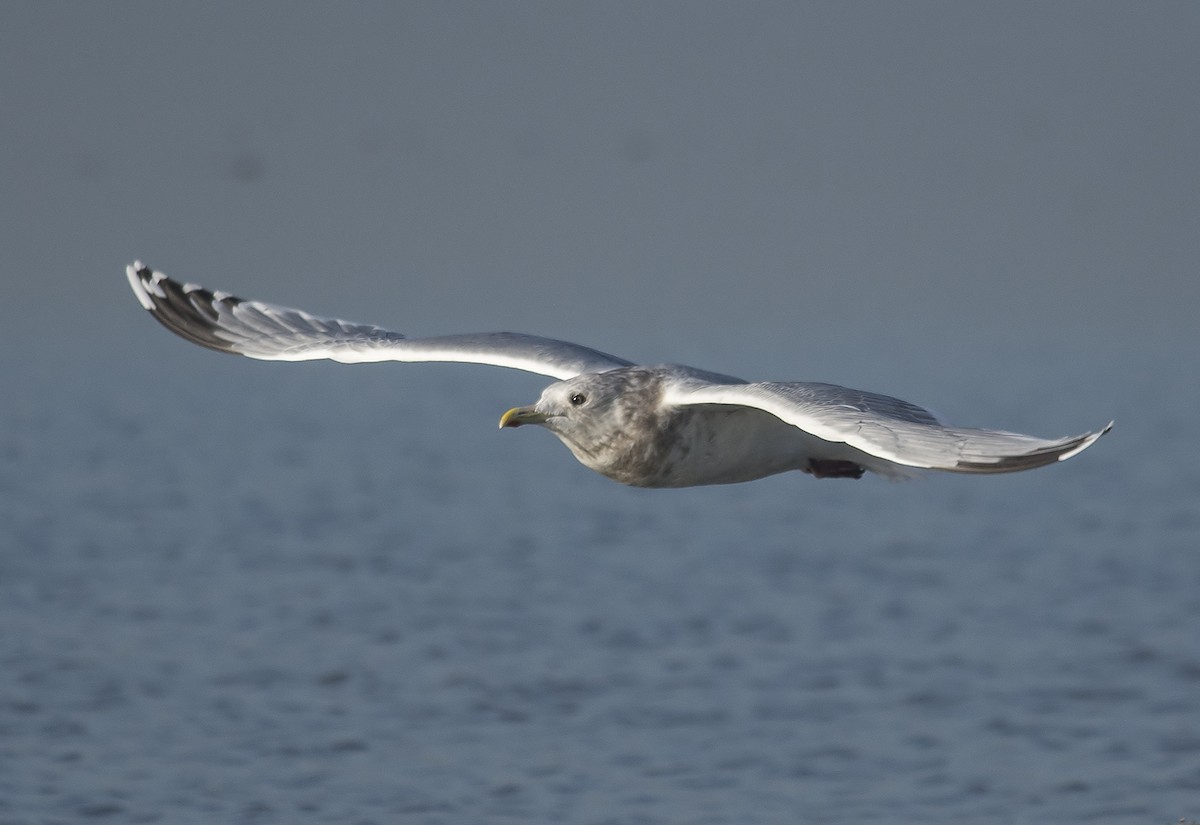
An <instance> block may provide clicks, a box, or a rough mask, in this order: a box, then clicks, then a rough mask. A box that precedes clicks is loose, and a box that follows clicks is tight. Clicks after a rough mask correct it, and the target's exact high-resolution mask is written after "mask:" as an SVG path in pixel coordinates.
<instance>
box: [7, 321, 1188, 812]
mask: <svg viewBox="0 0 1200 825" xmlns="http://www.w3.org/2000/svg"><path fill="white" fill-rule="evenodd" d="M148 323H149V322H148V321H147V324H148ZM146 332H147V333H150V334H153V335H155V336H159V335H165V333H162V332H161V331H160V330H158V329H157V328H150V327H147V328H146ZM159 343H162V344H164V351H163V353H162V354H161V355H162V358H163V359H164V360H165V359H166V358H167V357H168V356H169V355H171V354H178V355H179V356H180V358H181V361H182V363H184V364H186V365H188V367H189V369H191V370H192V371H193V374H192V375H187V374H185V373H184V372H183V371H181V370H172V369H164V370H155V371H153V372H140V371H139V370H138V369H137V368H135V367H122V368H117V369H115V370H113V371H111V372H110V373H108V375H107V376H106V378H105V380H103V381H98V380H88V379H87V378H86V377H83V376H75V377H74V380H71V381H66V382H64V381H62V378H63V376H62V375H61V374H59V375H57V376H49V375H45V374H42V375H37V376H35V375H32V374H29V373H24V374H18V375H15V376H14V380H15V381H16V384H17V386H20V388H21V390H22V393H21V394H20V396H19V397H21V398H24V399H28V400H26V401H24V402H23V403H16V404H10V405H8V406H7V407H6V408H5V410H4V413H3V419H4V420H3V430H2V432H3V434H4V435H3V441H2V442H0V443H2V444H3V454H4V462H3V472H2V475H0V489H3V499H2V501H3V504H2V505H0V506H2V508H3V512H2V519H3V523H4V524H5V525H6V527H5V532H6V533H7V535H8V536H9V541H8V543H7V547H6V549H5V551H4V553H3V555H2V556H0V623H2V626H3V627H4V628H5V632H4V634H3V637H2V640H0V666H2V668H3V673H4V678H3V680H0V730H2V731H3V737H2V739H0V743H2V745H0V800H2V802H0V821H3V822H5V823H13V825H17V823H34V822H76V821H90V820H93V819H95V820H107V821H120V822H156V821H163V822H173V823H174V822H217V821H220V822H226V821H228V822H281V823H296V822H397V821H404V822H422V823H426V822H427V823H457V822H473V821H503V820H509V819H510V820H518V821H538V822H596V823H600V822H614V823H617V822H621V823H625V822H649V823H658V822H663V823H683V822H689V823H690V822H735V821H736V822H754V823H757V822H762V823H777V822H785V821H821V822H850V821H863V820H870V819H878V820H884V819H886V820H890V821H911V822H959V821H964V820H969V821H973V822H1004V823H1017V822H1046V821H1056V822H1074V821H1078V822H1160V823H1165V822H1168V821H1172V820H1174V819H1177V818H1178V817H1180V816H1187V815H1194V813H1195V811H1196V807H1195V806H1196V804H1197V802H1196V800H1197V798H1198V797H1197V793H1196V792H1197V788H1200V735H1198V734H1197V728H1196V719H1197V718H1198V717H1197V714H1198V713H1200V644H1198V643H1197V641H1196V640H1197V639H1198V638H1200V596H1198V595H1197V591H1196V587H1195V584H1196V582H1197V580H1198V574H1200V556H1198V554H1197V553H1196V538H1197V535H1198V534H1200V524H1198V523H1197V516H1196V509H1195V506H1194V502H1195V497H1196V493H1197V490H1198V485H1197V477H1196V475H1195V470H1194V469H1193V468H1190V467H1188V466H1186V465H1181V464H1179V463H1175V464H1174V465H1171V464H1169V463H1163V462H1164V461H1165V459H1166V458H1168V456H1167V451H1166V450H1165V449H1163V448H1159V449H1158V450H1157V452H1156V453H1155V454H1152V455H1140V454H1139V452H1138V450H1139V448H1140V446H1142V445H1139V444H1138V440H1139V438H1142V437H1146V436H1149V435H1151V433H1150V432H1149V431H1151V430H1156V429H1157V430H1159V431H1160V432H1161V431H1166V432H1170V431H1171V423H1170V421H1169V419H1170V417H1171V414H1170V413H1169V412H1158V413H1156V415H1158V416H1159V418H1158V419H1157V420H1156V419H1151V420H1148V421H1145V422H1138V421H1137V420H1136V419H1135V420H1133V421H1131V422H1130V424H1129V425H1127V426H1126V427H1124V428H1122V427H1121V426H1120V424H1121V422H1120V421H1119V422H1118V429H1116V430H1115V431H1114V433H1113V435H1112V436H1110V437H1109V438H1107V439H1105V440H1103V441H1102V442H1100V443H1099V444H1098V445H1097V446H1096V447H1095V448H1094V449H1093V450H1092V451H1090V452H1089V453H1087V454H1084V455H1082V456H1080V457H1079V458H1078V459H1076V460H1074V461H1072V462H1069V463H1067V464H1064V465H1062V466H1060V467H1055V468H1051V469H1049V470H1044V471H1041V472H1038V473H1030V474H1027V475H1022V476H1013V477H1010V478H996V479H978V478H965V477H949V478H936V479H929V480H927V481H922V482H916V483H909V484H892V483H887V482H883V481H879V480H867V481H863V482H836V481H827V482H817V481H815V480H812V479H809V478H806V477H803V476H799V475H793V476H789V477H781V478H776V479H771V480H767V481H763V482H757V483H754V484H750V485H741V486H736V487H726V488H711V489H703V490H691V491H638V490H631V489H626V488H622V487H619V486H617V485H614V484H612V483H610V482H607V481H605V480H604V479H601V478H599V477H598V476H592V475H591V474H589V473H588V472H587V471H585V470H584V469H583V468H581V467H579V466H578V465H576V464H575V463H574V461H573V460H572V459H571V458H570V456H569V454H568V453H567V452H566V451H565V449H562V448H561V447H560V446H558V445H557V443H555V442H553V440H552V439H551V438H549V437H548V436H547V434H545V433H542V432H540V431H524V430H523V431H520V432H519V433H511V432H504V433H497V432H494V431H493V429H494V422H493V421H492V419H493V418H495V414H496V413H497V412H498V411H501V410H503V409H504V408H505V407H506V406H507V405H508V404H510V403H516V402H517V401H520V400H523V399H524V396H522V395H515V394H514V391H513V380H512V378H511V377H510V376H509V375H507V374H504V373H502V372H499V371H488V370H486V369H478V368H471V367H467V368H458V369H455V368H453V367H451V368H445V367H439V368H415V369H413V368H408V370H409V371H408V372H405V373H404V374H403V375H402V376H401V375H400V374H398V373H397V372H396V371H395V370H396V369H397V368H387V367H384V368H375V369H363V368H355V369H346V368H341V369H339V368H337V367H324V366H311V367H310V366H302V367H292V366H283V365H260V364H253V363H250V362H246V361H236V360H235V359H232V358H225V357H220V356H216V355H212V356H211V359H212V361H211V362H210V361H207V360H205V359H207V358H209V355H208V354H205V353H201V354H200V357H199V360H197V359H193V358H191V357H190V356H189V357H185V356H184V352H185V350H184V349H183V347H182V346H178V347H176V346H175V345H174V342H172V341H165V340H160V341H159ZM166 344H170V345H171V346H170V347H167V346H165V345H166ZM996 368H997V369H999V368H1000V367H999V366H998V365H997V367H996ZM139 373H140V378H139ZM460 379H465V385H464V383H463V381H460ZM523 380H525V379H519V380H518V383H519V382H520V381H523ZM464 386H465V389H464ZM518 392H520V390H518ZM464 395H465V401H464V400H463V396H464ZM351 399H353V402H354V403H350V401H351ZM1160 400H1161V399H1160ZM1164 418H1165V419H1168V420H1164ZM1176 426H1177V424H1176ZM514 436H515V437H514ZM1164 468H1165V469H1164ZM1130 481H1136V482H1137V484H1130V483H1129V482H1130Z"/></svg>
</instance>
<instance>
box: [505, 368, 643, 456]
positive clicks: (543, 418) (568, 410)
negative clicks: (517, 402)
mask: <svg viewBox="0 0 1200 825" xmlns="http://www.w3.org/2000/svg"><path fill="white" fill-rule="evenodd" d="M660 396H661V378H660V376H659V375H658V373H657V372H656V371H655V370H653V369H648V368H645V367H621V368H618V369H615V370H608V371H606V372H594V373H584V374H583V375H577V376H575V377H574V378H568V379H566V380H565V381H558V382H555V383H553V384H551V385H550V386H548V387H546V389H545V390H543V391H542V396H541V398H539V399H538V400H537V403H535V404H531V405H529V406H527V407H514V408H513V409H511V410H509V411H508V412H506V413H504V415H502V416H501V417H500V427H501V428H502V429H503V428H505V427H520V426H521V425H522V424H540V425H541V426H543V427H545V428H546V429H548V430H550V431H551V432H553V433H554V434H555V435H557V436H558V437H559V438H560V439H561V440H562V442H563V443H564V444H566V445H567V446H568V447H569V448H570V449H571V452H573V453H574V454H575V457H576V458H578V459H579V460H580V461H581V462H582V463H583V464H585V465H586V466H588V467H590V468H592V469H593V470H596V471H597V472H600V473H604V474H605V475H609V474H610V473H609V472H608V471H607V468H608V467H609V465H611V464H612V462H613V461H614V459H615V458H617V457H619V456H621V455H626V454H628V453H629V452H630V451H631V450H632V449H634V448H635V447H636V445H637V444H638V443H639V442H641V441H645V440H646V439H648V438H652V436H653V433H654V432H655V430H656V426H655V423H656V421H657V419H658V415H659V398H660Z"/></svg>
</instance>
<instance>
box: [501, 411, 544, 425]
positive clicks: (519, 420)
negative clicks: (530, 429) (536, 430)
mask: <svg viewBox="0 0 1200 825" xmlns="http://www.w3.org/2000/svg"><path fill="white" fill-rule="evenodd" d="M545 420H546V416H545V415H544V414H542V413H540V412H538V411H537V410H535V409H534V408H533V407H513V408H512V409H511V410H509V411H508V412H506V413H505V414H504V415H502V416H500V429H502V430H503V429H504V428H505V427H520V426H521V425H522V424H541V423H542V422H543V421H545Z"/></svg>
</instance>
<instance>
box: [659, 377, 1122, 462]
mask: <svg viewBox="0 0 1200 825" xmlns="http://www.w3.org/2000/svg"><path fill="white" fill-rule="evenodd" d="M663 403H665V404H670V405H691V404H719V405H733V406H742V407H752V408H756V409H760V410H763V411H765V412H768V413H770V414H771V415H774V416H775V417H777V418H779V419H781V420H782V421H784V422H786V423H788V424H791V425H792V426H794V427H798V428H800V429H802V430H804V431H806V432H808V433H811V434H812V435H815V436H817V437H818V438H821V439H824V440H825V441H830V442H834V443H839V444H847V445H849V446H850V447H853V448H855V449H857V450H860V451H861V452H864V453H866V454H867V455H870V456H875V457H876V458H881V459H884V460H885V461H890V462H893V463H895V464H900V465H903V466H905V467H918V468H922V469H929V470H950V471H953V472H959V473H1011V472H1016V471H1017V470H1029V469H1033V468H1034V467H1041V466H1043V465H1045V464H1053V463H1054V462H1056V461H1063V460H1064V459H1068V458H1070V457H1071V456H1073V455H1075V454H1076V453H1078V452H1080V451H1082V450H1084V449H1086V448H1087V447H1089V446H1090V445H1091V444H1092V443H1093V442H1094V441H1095V440H1096V439H1097V438H1099V437H1100V436H1102V435H1104V434H1105V433H1106V432H1108V431H1109V429H1110V428H1111V427H1112V422H1111V421H1110V422H1109V423H1108V425H1107V426H1105V427H1104V428H1103V429H1101V430H1098V431H1096V432H1092V433H1084V434H1083V435H1077V436H1071V437H1068V438H1060V439H1044V438H1035V437H1033V436H1029V435H1020V434H1019V433H1009V432H1003V431H1000V430H976V429H965V428H956V427H947V426H944V425H943V424H942V423H941V422H939V421H938V420H937V418H936V417H935V416H934V415H933V414H932V413H930V412H929V411H928V410H925V409H923V408H921V407H918V406H916V405H915V404H910V403H908V402H907V401H901V400H900V399H899V398H892V397H890V396H886V395H877V394H875V393H869V392H861V391H859V390H851V389H847V388H846V387H839V386H836V385H833V384H812V383H759V384H733V385H725V384H704V383H702V382H686V383H683V384H681V385H678V386H676V387H674V388H672V389H669V390H668V391H667V392H666V394H665V396H664V398H663Z"/></svg>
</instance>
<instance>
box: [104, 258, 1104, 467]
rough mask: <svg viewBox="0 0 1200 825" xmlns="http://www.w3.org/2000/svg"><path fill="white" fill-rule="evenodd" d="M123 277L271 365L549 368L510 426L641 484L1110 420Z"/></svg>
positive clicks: (1025, 449) (1037, 442)
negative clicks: (1023, 412)
mask: <svg viewBox="0 0 1200 825" xmlns="http://www.w3.org/2000/svg"><path fill="white" fill-rule="evenodd" d="M126 274H127V275H128V276H129V285H130V286H131V287H132V288H133V292H134V294H135V295H136V296H137V299H138V301H140V302H141V304H142V306H143V307H145V308H146V309H147V310H149V312H150V314H151V315H153V316H154V317H155V318H156V319H157V320H158V321H159V322H161V323H162V324H163V325H164V326H165V327H166V328H167V329H169V330H171V331H172V332H174V333H176V334H177V335H179V336H181V337H183V338H186V339H187V340H189V341H191V342H192V343H195V344H199V345H200V346H202V347H208V348H209V349H214V350H218V351H220V352H229V353H234V354H237V355H244V356H246V357H248V358H257V359H261V360H264V361H310V360H317V359H329V360H332V361H337V362H340V363H343V364H363V363H373V362H379V361H457V362H462V363H472V364H494V365H496V366H500V367H511V368H513V369H518V370H525V371H527V372H533V373H538V374H540V375H548V376H550V377H551V378H554V379H556V380H555V382H554V383H553V384H551V385H550V386H548V387H546V389H545V390H544V391H543V392H542V395H541V398H539V399H538V401H537V403H535V404H531V405H529V406H527V407H514V408H513V409H510V410H509V411H508V412H506V413H504V415H503V416H501V417H500V427H501V428H505V427H519V426H521V425H523V424H539V425H541V426H543V427H545V428H546V429H548V430H550V431H551V432H552V433H554V434H555V435H556V436H558V438H559V439H560V440H561V441H562V442H563V443H564V444H566V445H567V447H568V448H569V449H570V450H571V452H572V453H574V454H575V457H576V458H577V459H579V461H580V462H581V463H582V464H583V465H584V466H586V467H588V468H590V469H592V470H595V471H596V472H598V473H600V474H602V475H604V476H607V477H608V478H611V479H613V480H614V481H619V482H622V483H624V484H630V485H633V486H637V487H693V486H697V485H702V484H732V483H735V482H741V481H751V480H753V479H756V478H762V477H764V476H769V475H774V474H775V473H783V472H787V471H789V470H799V471H801V472H804V473H808V474H810V475H813V476H815V477H817V478H860V477H861V476H862V475H863V473H864V472H866V471H870V472H873V473H877V474H879V475H883V476H888V477H893V478H896V477H905V476H910V475H913V474H915V473H917V472H919V471H921V470H946V471H950V472H958V473H1011V472H1016V471H1018V470H1030V469H1033V468H1034V467H1041V466H1044V465H1046V464H1053V463H1055V462H1056V461H1063V460H1064V459H1068V458H1070V457H1071V456H1073V455H1075V454H1077V453H1079V452H1081V451H1082V450H1085V449H1086V448H1088V447H1089V446H1091V444H1092V443H1093V442H1094V441H1095V440H1096V439H1098V438H1099V437H1100V436H1102V435H1104V433H1106V432H1108V431H1109V429H1110V428H1111V427H1112V422H1109V423H1108V425H1106V426H1105V427H1103V428H1102V429H1100V430H1097V431H1095V432H1089V433H1084V434H1082V435H1076V436H1071V437H1068V438H1059V439H1043V438H1035V437H1033V436H1029V435H1020V434H1018V433H1010V432H1003V431H1000V430H981V429H968V428H960V427H949V426H946V425H945V424H943V423H942V422H941V421H940V420H938V418H937V417H936V416H934V415H933V414H932V413H930V412H929V411H928V410H925V409H923V408H921V407H918V406H916V405H915V404H910V403H908V402H907V401H901V400H900V399H898V398H891V397H889V396H886V395H878V394H876V393H870V392H863V391H861V390H852V389H848V388H846V387H839V386H837V385H834V384H818V383H803V382H775V381H764V382H753V383H752V382H748V381H743V380H742V379H740V378H733V377H731V376H727V375H718V374H716V373H711V372H706V371H704V370H698V369H694V368H692V367H685V366H678V365H674V364H668V365H660V366H642V365H638V364H634V363H632V362H630V361H626V360H625V359H623V358H617V357H616V356H613V355H607V354H605V353H603V352H599V351H597V350H594V349H590V348H588V347H584V346H580V345H579V344H572V343H568V342H566V341H556V340H554V339H551V338H539V337H537V336H533V335H522V334H519V333H512V332H490V333H473V334H466V335H443V336H437V337H432V338H406V337H405V336H403V335H400V334H399V333H396V332H391V331H389V330H386V329H382V328H380V327H376V326H371V325H369V324H356V323H350V322H347V321H341V320H337V319H333V318H322V317H318V316H316V315H311V314H309V313H307V312H304V311H303V310H299V309H289V308H287V307H282V306H277V305H275V304H268V303H262V302H260V301H246V300H243V299H241V298H237V297H234V296H233V295H230V294H228V293H226V292H220V291H217V290H210V289H205V288H204V287H201V286H197V285H195V284H190V283H183V284H181V283H179V282H178V281H174V280H172V279H171V278H168V277H167V276H166V275H164V274H163V273H161V272H156V271H153V270H151V269H150V268H149V267H146V266H144V265H143V264H142V263H141V262H140V261H138V262H135V263H134V264H133V265H132V266H129V267H127V268H126Z"/></svg>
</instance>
